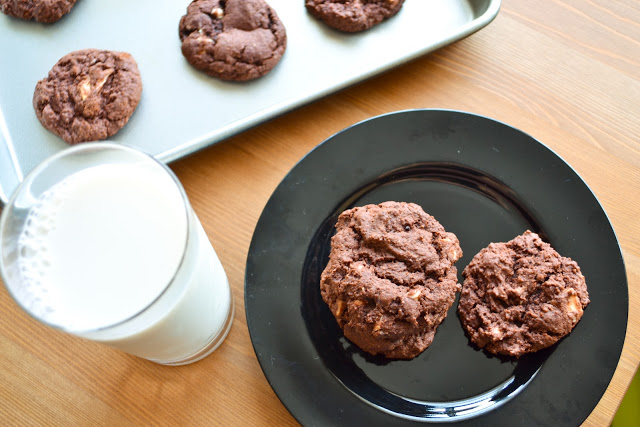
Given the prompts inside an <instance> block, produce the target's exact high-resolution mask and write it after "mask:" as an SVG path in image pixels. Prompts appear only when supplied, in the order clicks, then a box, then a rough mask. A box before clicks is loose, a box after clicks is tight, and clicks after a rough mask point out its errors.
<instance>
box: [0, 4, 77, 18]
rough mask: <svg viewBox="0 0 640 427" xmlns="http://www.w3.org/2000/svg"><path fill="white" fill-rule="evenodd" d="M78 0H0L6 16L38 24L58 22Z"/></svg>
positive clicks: (0, 6) (0, 7) (0, 5)
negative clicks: (34, 21) (31, 20)
mask: <svg viewBox="0 0 640 427" xmlns="http://www.w3.org/2000/svg"><path fill="white" fill-rule="evenodd" d="M76 1H77V0H40V1H38V0H29V1H25V0H0V9H1V10H2V13H4V14H5V15H9V16H13V17H15V18H20V19H27V20H30V19H35V20H36V21H38V22H44V23H51V22H56V21H57V20H59V19H60V18H62V16H63V15H65V14H66V13H68V12H69V11H70V10H71V8H72V7H73V5H75V4H76Z"/></svg>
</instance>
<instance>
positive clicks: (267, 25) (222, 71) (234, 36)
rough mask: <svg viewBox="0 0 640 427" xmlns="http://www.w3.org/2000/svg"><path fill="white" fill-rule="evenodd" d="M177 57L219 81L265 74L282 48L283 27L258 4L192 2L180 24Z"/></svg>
mask: <svg viewBox="0 0 640 427" xmlns="http://www.w3.org/2000/svg"><path fill="white" fill-rule="evenodd" d="M180 40H181V41H182V54H183V55H184V57H185V58H186V59H187V61H189V63H190V64H191V65H193V66H194V67H196V68H198V69H200V70H202V71H204V72H206V73H207V74H209V75H212V76H215V77H218V78H220V79H224V80H236V81H242V80H251V79H255V78H258V77H261V76H263V75H265V74H266V73H268V72H269V71H270V70H271V69H272V68H273V67H275V65H276V64H277V63H278V62H279V61H280V58H281V57H282V55H283V54H284V51H285V48H286V45H287V34H286V31H285V28H284V25H283V24H282V22H281V21H280V19H279V18H278V15H277V14H276V12H275V11H274V10H273V9H272V8H271V7H270V6H269V5H268V4H267V3H266V2H265V1H264V0H195V1H194V2H192V3H191V4H190V5H189V6H188V8H187V14H186V15H185V16H183V17H182V19H181V20H180Z"/></svg>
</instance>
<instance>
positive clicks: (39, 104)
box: [33, 49, 142, 144]
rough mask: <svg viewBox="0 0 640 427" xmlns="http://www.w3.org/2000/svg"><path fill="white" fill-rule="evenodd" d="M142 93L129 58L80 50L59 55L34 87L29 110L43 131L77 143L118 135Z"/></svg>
mask: <svg viewBox="0 0 640 427" xmlns="http://www.w3.org/2000/svg"><path fill="white" fill-rule="evenodd" d="M141 94H142V80H141V78H140V72H139V70H138V65H137V64H136V61H135V60H134V59H133V57H132V56H131V55H130V54H128V53H126V52H114V51H108V50H97V49H85V50H78V51H75V52H71V53H69V54H67V55H65V56H63V57H62V58H61V59H60V60H59V61H58V62H57V63H56V64H55V65H54V66H53V68H52V69H51V71H49V74H48V76H47V77H46V78H45V79H42V80H40V81H39V82H38V83H37V85H36V89H35V92H34V95H33V107H34V109H35V112H36V116H37V117H38V120H40V123H42V125H43V126H44V127H45V128H46V129H48V130H49V131H51V132H53V133H55V134H56V135H58V136H60V137H61V138H62V139H64V140H65V141H66V142H67V143H69V144H76V143H79V142H87V141H97V140H102V139H106V138H108V137H110V136H112V135H114V134H115V133H117V132H118V131H119V130H120V129H122V127H123V126H124V125H125V124H126V123H127V122H128V121H129V118H130V117H131V115H132V114H133V112H134V111H135V109H136V107H137V106H138V103H139V102H140V97H141Z"/></svg>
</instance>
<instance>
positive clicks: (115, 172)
mask: <svg viewBox="0 0 640 427" xmlns="http://www.w3.org/2000/svg"><path fill="white" fill-rule="evenodd" d="M0 242H1V245H2V246H1V256H0V272H1V273H2V277H3V281H4V284H5V286H6V287H7V289H8V290H9V292H10V294H11V295H12V297H13V298H14V299H15V301H16V302H17V303H18V304H19V305H20V306H21V307H22V308H23V309H24V310H25V311H26V312H27V313H29V314H30V315H31V316H32V317H34V318H35V319H37V320H39V321H41V322H43V323H45V324H47V325H49V326H52V327H54V328H57V329H60V330H63V331H65V332H68V333H70V334H73V335H77V336H80V337H83V338H87V339H90V340H94V341H98V342H102V343H105V344H107V345H109V346H112V347H115V348H117V349H120V350H122V351H125V352H127V353H130V354H133V355H136V356H139V357H143V358H145V359H148V360H151V361H153V362H156V363H160V364H164V365H183V364H187V363H192V362H195V361H197V360H200V359H202V358H203V357H205V356H207V355H208V354H210V353H211V352H212V351H213V350H215V349H216V348H217V347H218V346H219V345H220V344H221V343H222V341H223V340H224V338H225V337H226V335H227V333H228V332H229V329H230V328H231V322H232V319H233V312H234V307H233V299H232V295H231V292H230V288H229V282H228V280H227V276H226V274H225V272H224V269H223V268H222V265H221V264H220V261H219V260H218V257H217V255H216V253H215V251H214V249H213V247H212V246H211V243H210V242H209V239H208V238H207V235H206V234H205V232H204V229H203V228H202V225H201V224H200V221H199V220H198V218H197V217H196V215H195V213H194V211H193V209H192V207H191V205H190V204H189V201H188V199H187V196H186V194H185V192H184V189H183V188H182V185H181V184H180V183H179V181H178V179H177V178H176V176H175V175H174V174H173V173H172V172H171V170H170V169H169V168H167V167H166V166H165V165H163V164H161V163H159V162H158V161H156V160H155V159H153V158H152V157H151V156H149V155H147V154H145V153H143V152H141V151H138V150H136V149H134V148H129V147H126V146H123V145H119V144H114V143H110V142H92V143H86V144H81V145H77V146H74V147H71V148H67V149H65V150H63V151H61V152H59V153H57V154H55V155H54V156H52V157H50V158H49V159H47V160H45V161H44V162H43V163H42V164H40V165H39V166H37V167H36V168H35V169H34V170H33V171H32V172H31V173H30V174H29V175H28V176H27V177H26V178H25V180H24V181H23V182H22V183H21V185H20V186H19V187H18V189H17V190H16V191H15V192H14V193H13V195H12V197H11V199H10V200H9V203H8V204H7V206H5V208H4V209H3V211H2V216H1V217H0Z"/></svg>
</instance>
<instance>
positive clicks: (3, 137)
mask: <svg viewBox="0 0 640 427" xmlns="http://www.w3.org/2000/svg"><path fill="white" fill-rule="evenodd" d="M18 165H19V163H18V158H17V156H16V152H15V150H14V149H13V141H12V139H11V134H10V133H9V128H8V127H7V123H6V122H5V120H4V116H3V114H2V109H0V207H2V206H4V205H5V203H7V201H8V200H9V197H10V196H11V193H12V192H13V190H15V189H16V187H17V186H18V184H20V182H21V181H22V178H23V175H22V171H21V170H20V167H19V166H18Z"/></svg>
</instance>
